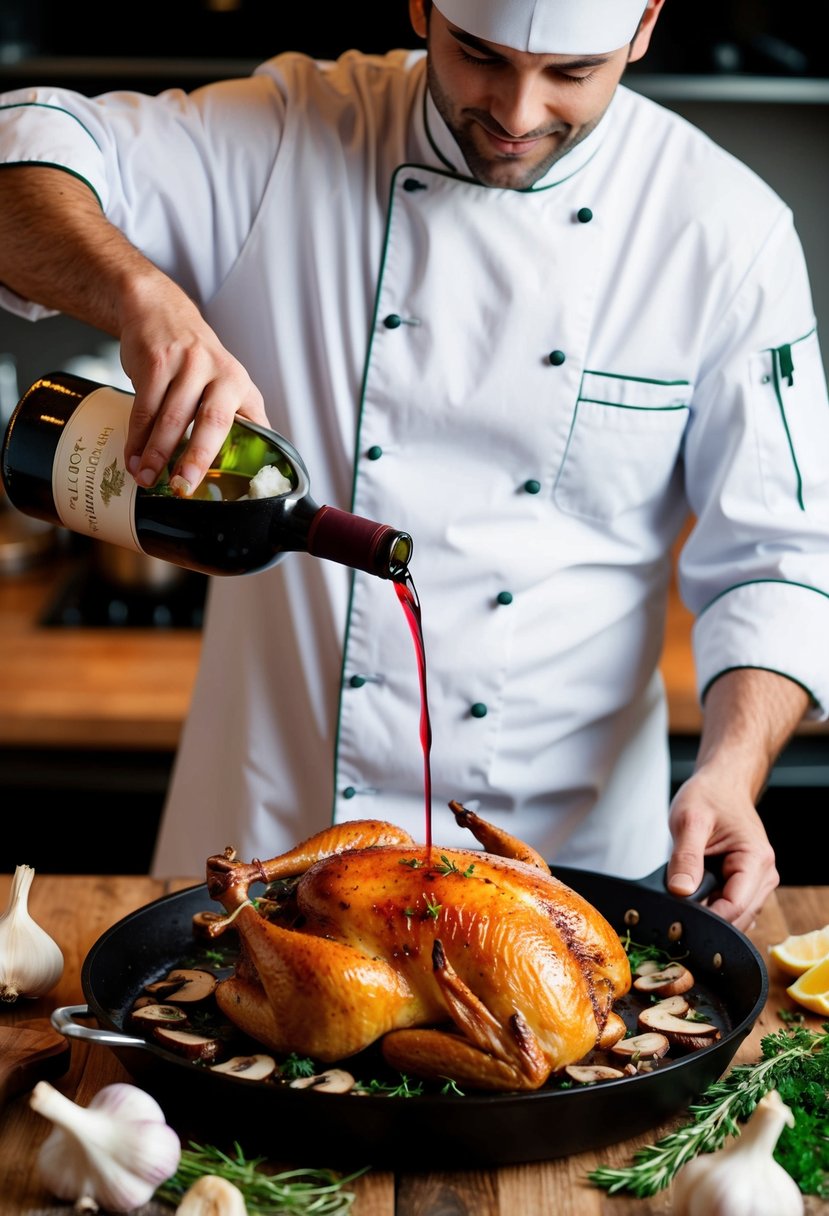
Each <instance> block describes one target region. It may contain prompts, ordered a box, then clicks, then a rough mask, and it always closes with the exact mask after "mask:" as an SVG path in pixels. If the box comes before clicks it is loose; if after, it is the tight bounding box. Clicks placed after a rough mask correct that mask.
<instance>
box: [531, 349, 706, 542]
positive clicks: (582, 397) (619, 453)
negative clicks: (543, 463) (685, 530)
mask: <svg viewBox="0 0 829 1216" xmlns="http://www.w3.org/2000/svg"><path fill="white" fill-rule="evenodd" d="M691 393H692V386H691V385H690V384H689V383H688V381H685V380H678V381H665V380H646V379H635V378H631V377H625V376H614V375H609V374H607V373H605V372H585V373H584V377H583V379H582V385H581V391H580V393H579V398H578V400H577V401H576V405H575V409H574V412H573V418H572V422H571V424H570V434H569V437H568V440H567V447H566V448H565V452H564V457H563V459H562V462H561V467H560V469H559V471H558V475H557V477H556V481H555V487H554V490H553V497H554V499H555V502H556V505H557V506H558V507H559V508H560V509H561V510H562V511H566V512H567V513H568V514H569V515H577V516H579V517H580V518H582V519H590V520H596V521H599V522H602V521H605V522H606V521H608V520H611V519H614V518H616V517H617V516H618V515H620V514H622V513H623V512H626V511H631V510H637V509H641V508H643V507H645V506H647V505H648V504H649V503H652V502H654V501H657V500H658V499H659V498H661V496H662V495H663V494H665V493H666V491H667V490H668V487H669V485H670V483H671V480H672V478H673V476H674V473H675V471H676V467H677V462H678V459H679V454H680V450H681V447H682V438H683V435H684V433H685V425H686V423H687V421H688V410H689V402H690V400H691Z"/></svg>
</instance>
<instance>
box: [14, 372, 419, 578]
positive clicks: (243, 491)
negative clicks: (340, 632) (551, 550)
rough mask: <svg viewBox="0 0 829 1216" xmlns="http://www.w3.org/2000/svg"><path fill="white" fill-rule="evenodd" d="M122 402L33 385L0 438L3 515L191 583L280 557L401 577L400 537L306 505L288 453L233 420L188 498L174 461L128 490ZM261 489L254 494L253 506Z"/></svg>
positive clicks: (270, 437) (63, 377) (82, 389)
mask: <svg viewBox="0 0 829 1216" xmlns="http://www.w3.org/2000/svg"><path fill="white" fill-rule="evenodd" d="M132 403H133V397H132V395H131V394H130V393H127V392H124V391H123V390H122V389H117V388H112V387H110V386H108V385H101V384H97V383H95V382H94V381H91V380H86V379H84V378H83V377H81V376H75V375H71V374H69V373H68V372H52V373H51V374H49V375H47V376H43V377H41V378H40V379H38V380H36V381H35V383H34V384H32V385H31V387H30V388H29V389H27V390H26V392H25V393H24V394H23V396H22V398H21V399H20V401H19V402H18V404H17V406H16V408H15V409H14V411H13V412H12V416H11V418H10V419H9V423H8V426H7V428H6V434H5V438H4V440H3V484H4V486H5V489H6V493H7V495H8V498H9V501H10V502H11V503H12V505H13V506H15V507H17V509H18V510H19V511H22V512H23V513H24V514H26V515H30V516H33V517H35V518H36V519H43V520H48V521H49V522H51V523H55V524H60V525H62V526H63V527H65V528H68V529H70V530H71V531H73V532H78V533H81V534H82V535H85V536H90V537H93V538H95V539H98V540H102V541H107V542H109V543H112V544H116V545H121V546H123V547H125V548H131V549H134V550H136V551H138V552H140V553H148V554H150V555H151V556H153V557H159V558H162V559H164V560H165V561H168V562H172V563H173V564H175V565H178V566H184V567H185V568H186V569H189V570H197V571H200V572H201V573H202V574H212V575H233V574H252V573H254V572H255V571H257V570H263V569H265V568H266V567H268V566H272V565H274V564H275V563H276V562H278V561H280V560H281V559H282V558H283V557H284V556H285V554H287V553H290V552H307V553H310V554H312V555H313V556H315V557H321V558H326V559H327V560H329V561H334V562H339V563H341V564H342V565H345V566H351V567H353V568H354V569H358V570H365V571H368V573H369V574H376V575H378V576H379V577H380V578H389V579H393V580H395V581H400V580H401V579H405V577H406V572H407V569H408V563H409V559H410V557H411V553H412V539H411V537H410V536H409V535H408V533H406V532H401V531H400V530H398V529H396V528H392V527H390V526H389V525H388V524H380V523H376V522H375V521H373V520H370V519H365V518H363V517H362V516H359V515H353V514H351V513H350V512H348V511H341V510H339V509H337V508H336V507H330V506H318V505H317V503H316V502H314V500H313V498H312V497H311V494H310V481H309V476H308V471H307V469H306V467H305V464H304V463H303V460H302V457H301V456H300V454H299V452H297V450H296V448H294V447H293V446H292V444H290V443H289V442H288V440H287V439H284V438H283V437H282V436H281V435H279V434H277V432H276V431H270V430H268V429H266V428H265V427H261V426H257V425H256V424H255V423H253V422H249V421H247V419H245V418H241V417H239V416H237V417H236V419H235V420H234V422H233V425H232V426H231V429H230V431H229V433H228V435H227V437H226V439H225V441H224V443H223V444H222V447H221V449H220V451H219V453H218V455H217V456H216V458H215V460H214V461H213V464H212V466H211V468H210V470H209V471H208V474H207V476H206V477H205V479H204V481H203V482H202V483H201V485H200V486H198V487H197V489H196V491H195V493H194V494H192V495H191V496H189V497H180V496H177V495H175V494H174V493H173V492H172V490H171V488H170V485H169V481H170V469H171V468H172V467H173V466H174V463H175V459H176V456H174V457H173V460H171V461H170V464H169V465H168V467H167V469H166V470H165V472H164V473H163V474H162V476H161V477H160V478H159V480H158V482H157V484H156V485H155V486H153V487H152V488H150V489H145V488H144V487H142V486H139V485H138V484H137V482H135V480H134V479H133V478H132V476H131V475H130V474H129V473H128V472H127V470H126V468H125V465H124V444H125V442H126V436H127V424H128V422H129V415H130V410H131V408H132ZM182 446H183V445H182ZM176 455H177V453H176ZM263 481H264V482H265V489H264V493H265V496H264V497H257V496H256V494H257V493H261V492H262V491H261V490H259V488H258V487H259V483H260V482H263ZM271 482H273V483H276V489H277V491H278V492H276V493H273V492H272V490H271V486H270V485H269V483H271Z"/></svg>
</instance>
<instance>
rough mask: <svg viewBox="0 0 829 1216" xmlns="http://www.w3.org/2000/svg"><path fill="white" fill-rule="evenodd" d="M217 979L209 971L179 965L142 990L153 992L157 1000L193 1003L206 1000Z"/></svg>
mask: <svg viewBox="0 0 829 1216" xmlns="http://www.w3.org/2000/svg"><path fill="white" fill-rule="evenodd" d="M218 982H219V981H218V979H217V977H216V976H215V975H213V973H212V972H211V971H203V970H201V969H200V968H187V967H179V968H177V969H176V970H175V971H171V972H169V974H168V975H166V976H165V977H164V979H163V980H156V982H155V983H154V984H147V985H146V987H145V989H144V991H145V992H150V993H154V994H155V996H156V997H157V998H158V999H159V1000H164V1001H175V1002H176V1004H177V1005H179V1004H181V1003H182V1002H186V1003H187V1004H188V1005H189V1004H194V1003H195V1002H197V1001H206V1000H207V998H208V997H209V996H212V995H213V993H214V992H215V990H216V985H217V984H218Z"/></svg>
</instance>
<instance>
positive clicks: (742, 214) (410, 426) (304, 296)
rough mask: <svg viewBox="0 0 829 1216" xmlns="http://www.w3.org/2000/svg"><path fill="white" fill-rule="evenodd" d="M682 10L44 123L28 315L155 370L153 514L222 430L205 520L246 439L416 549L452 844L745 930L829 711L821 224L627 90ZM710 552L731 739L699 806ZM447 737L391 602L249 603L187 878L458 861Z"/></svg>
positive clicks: (16, 151)
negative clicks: (266, 428)
mask: <svg viewBox="0 0 829 1216" xmlns="http://www.w3.org/2000/svg"><path fill="white" fill-rule="evenodd" d="M662 3H663V0H647V2H646V0H435V3H434V4H430V0H410V14H411V19H412V24H413V27H414V31H415V32H416V34H417V35H418V36H419V38H420V39H422V40H424V42H425V50H424V49H418V50H416V51H414V52H406V51H402V50H400V51H392V52H391V53H389V54H388V55H386V56H365V55H362V54H360V53H357V52H354V51H349V52H348V53H346V54H344V55H343V56H342V57H341V58H340V59H339V60H338V61H337V62H314V61H312V60H311V59H310V58H308V57H306V56H303V55H296V54H281V55H278V56H277V57H275V58H273V59H271V60H270V61H268V62H266V63H264V64H263V65H262V66H261V67H259V68H258V69H257V70H256V72H254V74H253V75H252V77H251V78H250V79H245V80H236V81H229V82H224V83H220V84H216V85H213V86H210V87H207V88H203V89H200V90H197V91H196V92H194V93H193V94H191V95H186V94H184V93H183V92H181V91H178V90H173V91H170V92H167V93H165V94H162V95H161V96H159V97H149V96H141V95H136V94H131V93H116V94H110V95H108V96H104V97H100V98H97V99H94V100H91V99H87V98H84V97H81V96H78V95H75V94H73V93H71V92H68V91H66V90H61V89H53V88H39V89H38V88H31V89H24V90H20V91H19V92H17V93H12V94H9V95H6V96H5V97H4V98H2V110H0V122H1V123H2V127H0V130H1V131H2V142H0V153H1V154H2V161H3V163H4V165H5V166H6V167H5V169H4V172H3V173H0V235H2V236H3V240H2V243H0V249H2V252H0V280H2V282H3V283H4V284H5V287H4V289H3V297H2V303H3V304H4V306H5V307H7V308H9V309H11V310H13V311H15V312H17V313H18V314H20V315H22V316H28V317H31V318H33V319H37V318H38V317H40V316H43V315H48V314H49V313H51V312H55V311H62V312H67V313H71V314H74V315H75V316H78V317H80V318H81V319H82V320H84V321H86V322H88V323H90V324H93V325H96V326H97V327H99V328H100V329H102V330H104V331H106V332H108V333H111V334H113V335H114V336H116V337H117V338H118V339H119V340H120V343H121V356H122V362H123V365H124V368H125V371H126V372H127V374H128V375H129V377H130V378H131V380H132V382H133V384H134V386H135V390H136V402H135V407H134V412H133V421H132V426H131V433H130V439H129V441H128V445H127V455H128V458H129V461H128V463H129V467H130V469H131V471H132V472H133V474H134V475H135V476H136V478H137V480H138V481H139V482H140V483H144V484H147V483H151V482H152V481H153V480H154V478H155V476H156V475H157V473H158V472H159V471H160V469H161V467H162V466H163V465H164V463H165V461H166V460H167V458H168V456H169V454H170V453H171V452H172V449H173V447H174V446H175V443H176V441H177V440H178V438H179V436H180V435H181V434H182V432H183V429H184V428H185V426H186V425H187V424H188V423H190V422H191V420H193V418H195V424H194V430H193V438H192V440H191V444H190V447H189V449H188V451H187V453H185V456H184V458H183V461H182V463H181V465H180V467H179V473H180V475H181V476H182V477H183V478H184V479H185V480H187V481H188V482H189V483H190V484H191V485H192V484H195V483H197V482H198V480H200V478H201V476H202V475H203V473H204V471H205V469H206V467H207V465H208V463H209V459H210V456H211V455H212V454H213V453H214V452H215V451H216V450H217V448H218V446H219V442H220V440H221V438H222V436H223V435H224V433H225V432H226V430H227V428H228V426H229V424H230V420H231V417H232V415H233V413H234V412H235V411H239V412H241V413H243V414H245V415H247V416H248V417H251V418H254V419H255V420H257V421H260V422H265V421H267V422H268V423H269V424H270V425H271V426H272V427H273V428H274V429H276V430H277V431H279V432H281V433H282V434H284V435H286V436H287V437H288V438H289V439H290V440H291V441H292V442H293V443H294V445H295V446H296V447H297V448H298V449H299V451H300V452H301V453H302V455H303V457H304V459H305V462H306V464H307V466H308V469H309V472H310V475H311V485H312V492H313V496H314V498H315V499H316V500H317V501H318V502H326V503H331V504H334V505H337V506H339V507H343V508H350V509H353V510H354V511H356V512H358V513H359V514H361V515H365V516H369V517H371V518H374V519H378V520H383V521H386V522H388V523H391V524H393V525H394V526H396V527H399V528H404V529H406V530H407V531H409V532H410V533H411V534H412V536H413V538H414V544H415V552H414V557H413V561H412V566H411V573H412V576H413V579H414V582H415V585H416V589H417V593H418V595H419V599H420V604H421V609H422V619H423V630H424V639H425V654H426V663H427V682H428V694H429V702H428V703H429V709H430V711H431V721H432V732H433V743H432V748H431V773H432V780H433V790H432V807H433V812H434V820H433V828H432V831H433V837H434V840H435V842H436V843H438V844H443V845H451V844H453V843H456V842H457V843H464V844H466V843H467V841H466V840H465V839H463V838H461V837H460V836H459V829H456V828H454V826H453V820H452V816H451V815H450V813H449V811H448V810H447V808H446V804H447V802H448V801H449V799H450V798H457V799H459V800H460V801H462V802H464V803H466V804H467V805H469V806H472V807H475V808H478V809H479V810H480V811H481V813H482V814H484V815H485V816H486V818H487V819H489V820H492V821H494V822H496V823H497V824H500V825H501V826H502V827H503V828H504V829H506V830H507V831H509V832H511V833H513V834H514V835H517V836H518V837H520V838H522V839H523V840H525V841H527V842H529V843H531V844H532V845H534V846H535V848H536V849H538V850H540V851H541V852H542V853H543V854H544V855H545V856H546V857H548V858H549V859H550V860H554V861H556V862H558V863H561V864H569V865H576V866H580V867H586V868H591V869H595V870H598V871H601V872H605V873H614V874H621V875H626V876H630V877H640V876H643V875H645V874H648V873H650V872H651V871H652V870H653V869H655V868H656V867H657V866H659V865H661V864H662V863H664V862H665V861H666V860H667V859H669V858H670V864H669V874H670V884H671V889H672V890H673V891H674V892H675V893H676V894H688V893H690V892H691V891H692V890H693V889H694V888H695V887H696V885H697V884H698V882H699V881H700V879H701V876H702V871H703V859H704V855H706V854H720V855H724V859H725V860H724V875H725V883H724V888H723V891H722V894H721V895H720V896H719V897H718V898H716V899H715V901H714V903H713V905H712V906H713V907H714V909H715V910H716V911H717V912H718V913H720V914H721V915H723V916H724V917H726V918H727V919H729V920H731V921H732V922H734V923H735V924H736V925H738V926H739V927H741V928H745V927H747V926H748V925H749V924H750V923H751V922H752V920H753V919H754V917H755V916H756V913H757V911H758V910H759V908H760V907H761V906H762V903H763V900H764V899H765V897H766V896H767V895H768V893H769V892H770V891H771V890H772V889H773V888H774V886H775V885H776V883H777V882H778V875H777V871H776V869H775V865H774V857H773V853H772V850H771V847H770V845H769V842H768V840H767V838H766V835H765V832H764V831H763V827H762V823H761V821H760V819H759V817H758V815H757V812H756V810H755V803H756V801H757V798H758V797H759V795H760V793H761V792H762V789H763V785H764V782H765V780H766V777H767V775H768V772H769V769H770V767H771V765H772V763H773V761H774V758H775V757H776V755H777V754H778V753H779V751H780V749H781V748H782V746H783V745H784V744H785V742H786V740H787V739H788V737H789V736H790V734H791V732H792V731H793V730H794V728H795V727H796V725H797V724H798V722H799V721H800V720H801V719H802V718H803V716H804V715H806V716H808V717H810V718H812V719H824V718H825V717H826V715H827V712H829V650H827V647H826V645H825V638H826V637H827V635H829V408H827V404H828V403H827V393H826V384H825V379H824V374H823V370H822V362H821V356H820V351H819V346H818V337H817V333H816V325H815V316H814V310H813V304H812V300H811V296H810V290H809V284H808V278H807V271H806V268H805V266H804V259H803V255H802V251H801V246H800V243H799V241H798V238H797V236H796V234H795V231H794V228H793V223H792V216H791V213H790V211H789V209H788V208H787V206H786V205H785V204H784V203H783V202H782V201H781V199H780V198H778V197H777V196H776V195H775V194H774V193H773V192H772V191H771V190H770V189H769V188H768V187H767V186H766V185H765V184H764V183H763V182H761V181H760V180H758V178H757V177H756V176H755V175H754V174H753V173H752V172H750V171H749V170H748V169H747V168H746V167H745V166H743V165H741V164H740V163H738V162H737V161H736V160H734V159H733V158H732V157H731V156H729V155H727V154H725V153H724V152H723V151H722V150H720V149H719V148H717V147H716V146H715V145H714V144H712V143H711V142H710V141H709V139H708V138H707V137H705V136H704V135H703V134H701V133H700V132H699V131H698V130H696V129H694V128H693V127H691V126H690V125H688V124H687V123H686V122H684V121H683V120H682V119H680V118H678V117H677V116H676V115H674V114H672V113H670V112H668V111H666V110H664V109H662V108H661V107H659V106H658V105H656V104H654V103H653V102H652V101H650V100H647V99H645V98H644V97H642V96H640V95H637V94H636V93H635V92H633V91H630V90H629V89H627V88H626V87H625V86H623V85H622V84H620V80H621V77H622V75H623V73H624V70H625V67H626V65H627V64H628V63H630V62H633V61H635V60H638V59H640V58H641V57H642V55H643V54H644V53H645V51H646V49H647V47H648V44H649V41H650V38H651V34H652V32H653V29H654V26H655V24H656V22H657V19H658V16H659V13H660V10H661V7H662ZM49 362H50V360H49V359H48V358H44V364H47V363H49ZM689 518H690V520H691V521H692V526H691V529H690V533H689V535H688V539H687V541H686V542H685V544H684V547H683V549H682V554H681V559H680V567H679V579H680V587H681V593H682V596H683V598H684V601H685V603H686V604H687V605H688V607H689V608H690V609H691V611H692V612H693V613H694V615H695V618H696V624H695V628H694V653H695V660H696V668H697V673H698V685H699V696H700V699H701V702H702V705H703V708H704V716H705V727H704V733H703V736H702V741H701V745H700V751H699V757H698V760H697V765H696V769H695V772H694V774H693V775H692V776H691V777H690V779H689V780H688V781H687V783H686V784H685V785H684V787H683V788H682V789H681V790H680V791H679V792H678V793H677V794H676V796H675V798H674V800H673V804H672V805H671V804H670V787H669V763H668V748H667V720H666V706H665V696H664V690H663V687H662V683H661V680H660V676H659V672H658V660H659V657H660V652H661V648H662V640H663V629H664V622H665V608H666V593H667V588H668V583H669V577H670V573H671V550H672V546H673V544H674V542H675V540H676V539H677V537H678V535H679V534H680V532H681V531H682V530H683V526H684V525H685V524H686V521H687V520H688V519H689ZM113 674H114V677H115V678H117V673H113ZM420 723H421V702H420V691H419V683H418V670H417V664H416V661H415V650H414V647H413V645H412V639H411V636H410V634H409V629H408V625H407V622H406V618H405V616H404V614H403V612H402V611H401V607H400V604H399V602H398V600H397V597H396V595H395V594H394V588H393V586H392V585H391V584H389V583H388V582H386V581H384V580H381V579H377V578H374V577H372V576H370V575H364V574H361V573H357V574H354V573H352V572H351V571H349V570H348V569H346V568H345V567H341V566H338V565H336V564H334V563H329V562H322V561H319V560H315V559H314V558H311V557H309V556H307V555H291V556H290V557H288V558H287V559H286V560H284V561H283V562H281V563H279V564H278V565H277V566H276V567H274V568H272V569H271V570H269V571H266V572H264V573H260V574H256V575H251V576H248V577H242V578H234V579H224V580H214V582H213V585H212V586H211V588H210V592H209V601H208V609H207V615H206V621H205V626H204V639H203V650H202V659H201V666H200V670H199V673H198V678H197V682H196V686H195V691H194V696H193V702H192V707H191V710H190V714H189V718H188V721H187V723H186V726H185V729H184V733H183V737H182V740H181V745H180V749H179V752H178V756H177V761H176V766H175V772H174V776H173V779H172V782H171V788H170V791H169V798H168V802H167V806H166V810H165V814H164V817H163V822H162V824H161V828H160V834H159V839H158V844H157V850H156V854H155V859H154V870H155V873H156V874H158V875H170V874H181V873H185V874H198V873H199V872H200V871H201V869H202V867H203V863H204V859H205V857H206V856H207V855H208V854H210V853H214V852H216V851H220V850H221V849H222V848H224V846H226V845H228V844H232V845H234V846H235V847H236V848H237V850H238V851H239V853H240V854H241V855H243V856H245V857H254V856H261V857H264V856H271V855H273V854H275V853H278V852H280V851H281V850H283V849H285V848H287V847H289V846H291V845H292V844H294V843H296V842H297V841H299V840H301V839H304V838H305V837H306V836H308V835H309V834H310V833H311V832H313V831H316V830H317V829H319V828H320V827H323V826H325V825H326V824H327V823H329V822H331V821H332V820H333V821H335V822H344V821H347V820H352V819H364V818H378V819H387V820H391V821H393V822H395V823H397V824H400V825H402V826H404V827H406V828H407V829H408V830H410V831H411V833H412V834H413V836H415V838H417V839H419V840H422V839H424V833H425V816H426V799H425V793H424V787H425V781H424V776H425V768H424V753H423V751H422V749H421V741H420Z"/></svg>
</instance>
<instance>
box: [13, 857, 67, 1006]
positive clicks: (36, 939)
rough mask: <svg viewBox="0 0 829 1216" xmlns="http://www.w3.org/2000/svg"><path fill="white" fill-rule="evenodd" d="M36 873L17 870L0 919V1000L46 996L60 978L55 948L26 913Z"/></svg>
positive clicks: (59, 956) (25, 868)
mask: <svg viewBox="0 0 829 1216" xmlns="http://www.w3.org/2000/svg"><path fill="white" fill-rule="evenodd" d="M34 876H35V872H34V870H33V869H32V867H31V866H17V867H16V868H15V871H14V877H13V879H12V886H11V891H10V893H9V903H8V907H7V908H6V911H5V912H4V913H3V915H2V916H0V1000H3V1001H7V1002H9V1003H12V1002H14V1001H16V1000H17V998H18V997H21V996H23V997H32V998H34V997H38V996H45V995H46V993H47V992H51V990H52V989H53V988H54V986H55V984H57V982H58V980H59V979H60V978H61V976H62V975H63V965H64V964H63V954H62V952H61V950H60V947H59V946H58V944H57V943H56V942H55V941H53V939H52V938H51V937H50V936H49V934H48V933H47V932H46V931H45V929H42V928H41V926H40V925H39V924H37V922H36V921H35V920H34V919H33V918H32V916H31V915H30V913H29V889H30V887H31V885H32V879H33V878H34Z"/></svg>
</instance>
